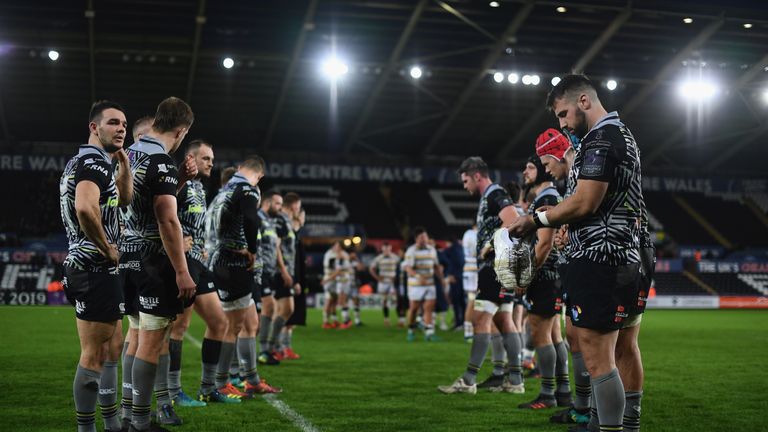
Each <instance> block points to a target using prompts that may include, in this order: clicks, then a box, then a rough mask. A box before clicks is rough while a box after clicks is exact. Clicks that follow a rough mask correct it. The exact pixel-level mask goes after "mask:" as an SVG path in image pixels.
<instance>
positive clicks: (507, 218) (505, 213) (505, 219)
mask: <svg viewBox="0 0 768 432" xmlns="http://www.w3.org/2000/svg"><path fill="white" fill-rule="evenodd" d="M518 217H520V216H519V215H518V214H517V210H516V209H515V206H513V205H508V206H506V207H504V208H503V209H501V211H500V212H499V218H500V219H501V225H502V226H507V225H511V224H512V223H513V222H514V221H515V220H516V219H517V218H518Z"/></svg>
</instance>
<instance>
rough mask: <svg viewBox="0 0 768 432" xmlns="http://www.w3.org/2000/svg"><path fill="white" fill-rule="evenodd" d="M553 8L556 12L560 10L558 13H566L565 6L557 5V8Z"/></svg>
mask: <svg viewBox="0 0 768 432" xmlns="http://www.w3.org/2000/svg"><path fill="white" fill-rule="evenodd" d="M555 10H556V11H558V12H560V13H566V12H568V9H566V8H565V6H558V8H557V9H555Z"/></svg>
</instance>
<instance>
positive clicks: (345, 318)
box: [341, 307, 349, 322]
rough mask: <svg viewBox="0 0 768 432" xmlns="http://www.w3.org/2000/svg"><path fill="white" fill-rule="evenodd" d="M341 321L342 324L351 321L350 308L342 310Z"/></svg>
mask: <svg viewBox="0 0 768 432" xmlns="http://www.w3.org/2000/svg"><path fill="white" fill-rule="evenodd" d="M341 321H342V322H347V321H349V308H348V307H343V308H341Z"/></svg>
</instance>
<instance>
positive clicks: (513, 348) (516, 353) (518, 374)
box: [501, 333, 523, 385]
mask: <svg viewBox="0 0 768 432" xmlns="http://www.w3.org/2000/svg"><path fill="white" fill-rule="evenodd" d="M501 336H502V338H503V340H504V348H506V349H507V361H508V362H509V380H510V381H511V382H512V384H514V385H518V384H522V383H523V373H522V367H521V366H520V363H521V362H522V354H521V350H522V346H521V339H520V333H502V335H501Z"/></svg>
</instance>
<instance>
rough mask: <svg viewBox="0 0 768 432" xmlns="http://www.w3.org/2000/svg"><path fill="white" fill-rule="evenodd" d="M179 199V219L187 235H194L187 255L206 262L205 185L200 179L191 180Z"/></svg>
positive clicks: (180, 192) (183, 231)
mask: <svg viewBox="0 0 768 432" xmlns="http://www.w3.org/2000/svg"><path fill="white" fill-rule="evenodd" d="M176 197H177V199H178V212H179V221H180V222H181V231H182V233H183V234H184V236H185V237H187V236H189V237H192V249H190V250H189V252H187V255H188V256H189V257H190V258H192V259H196V260H197V261H199V262H201V263H204V258H203V252H204V251H205V210H206V199H205V187H203V183H201V182H200V180H189V181H187V182H186V183H185V184H184V186H183V187H182V188H181V190H180V191H179V193H178V195H177V196H176Z"/></svg>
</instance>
